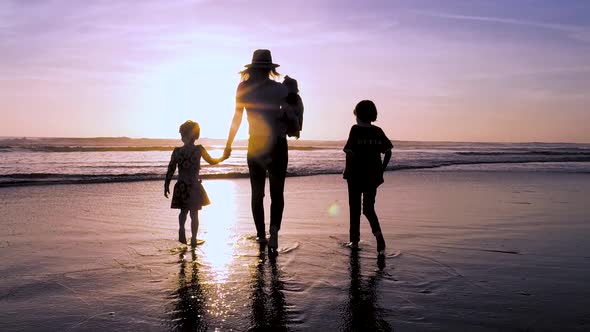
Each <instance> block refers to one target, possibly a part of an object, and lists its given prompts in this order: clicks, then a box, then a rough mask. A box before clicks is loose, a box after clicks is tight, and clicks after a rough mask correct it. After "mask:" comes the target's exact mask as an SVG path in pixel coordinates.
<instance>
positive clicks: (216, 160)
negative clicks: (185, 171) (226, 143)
mask: <svg viewBox="0 0 590 332" xmlns="http://www.w3.org/2000/svg"><path fill="white" fill-rule="evenodd" d="M201 156H202V157H203V159H205V161H206V162H208V163H209V164H210V165H215V164H219V163H220V162H222V161H224V160H226V159H227V158H228V157H229V151H227V150H225V151H224V152H223V156H221V158H213V157H211V156H210V155H209V152H207V150H206V149H205V148H202V149H201Z"/></svg>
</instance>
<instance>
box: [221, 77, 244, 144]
mask: <svg viewBox="0 0 590 332" xmlns="http://www.w3.org/2000/svg"><path fill="white" fill-rule="evenodd" d="M244 89H245V88H244V83H243V82H242V83H240V84H239V85H238V89H237V91H236V110H235V112H234V117H233V119H232V121H231V126H230V127H229V134H228V135H227V142H226V143H225V151H224V155H225V154H229V153H230V152H231V145H232V144H233V142H234V138H236V134H237V133H238V130H239V129H240V125H241V124H242V116H243V114H244V108H245V105H244V103H243V101H242V95H243V94H244Z"/></svg>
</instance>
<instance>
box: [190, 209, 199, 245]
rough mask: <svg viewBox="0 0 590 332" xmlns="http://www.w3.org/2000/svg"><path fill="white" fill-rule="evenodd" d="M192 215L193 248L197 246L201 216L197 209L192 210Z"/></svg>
mask: <svg viewBox="0 0 590 332" xmlns="http://www.w3.org/2000/svg"><path fill="white" fill-rule="evenodd" d="M190 215H191V247H193V248H194V247H196V246H197V232H198V231H199V214H198V212H197V210H196V209H191V210H190Z"/></svg>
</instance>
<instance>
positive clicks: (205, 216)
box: [198, 180, 237, 284]
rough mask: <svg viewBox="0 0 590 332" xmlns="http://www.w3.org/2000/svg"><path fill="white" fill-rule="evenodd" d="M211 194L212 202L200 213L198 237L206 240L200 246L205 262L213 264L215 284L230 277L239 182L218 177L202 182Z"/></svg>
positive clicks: (212, 274) (212, 272)
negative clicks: (237, 184)
mask: <svg viewBox="0 0 590 332" xmlns="http://www.w3.org/2000/svg"><path fill="white" fill-rule="evenodd" d="M203 185H204V186H205V188H206V190H207V192H208V194H209V196H210V197H215V200H212V202H211V205H209V206H206V207H204V208H203V210H202V211H201V213H200V215H199V220H200V229H199V234H198V237H199V238H200V239H203V240H205V243H204V244H203V245H202V246H200V247H199V251H201V254H199V256H201V257H202V258H203V261H202V263H203V264H205V265H207V266H209V267H210V271H209V272H210V273H211V275H210V277H211V278H213V280H210V282H214V283H216V284H221V283H224V282H226V281H227V279H228V270H229V267H230V266H231V264H232V262H233V259H234V254H235V250H236V247H235V246H234V242H235V237H234V235H235V226H236V220H237V216H236V204H235V196H236V186H235V183H233V182H232V181H224V180H216V181H205V182H203Z"/></svg>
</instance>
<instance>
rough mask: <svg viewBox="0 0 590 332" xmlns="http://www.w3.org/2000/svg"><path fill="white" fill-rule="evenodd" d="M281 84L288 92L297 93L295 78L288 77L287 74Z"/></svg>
mask: <svg viewBox="0 0 590 332" xmlns="http://www.w3.org/2000/svg"><path fill="white" fill-rule="evenodd" d="M283 85H284V86H285V87H286V88H287V90H289V93H291V92H294V93H299V86H298V84H297V80H296V79H293V78H291V77H289V75H287V76H285V78H284V79H283Z"/></svg>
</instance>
